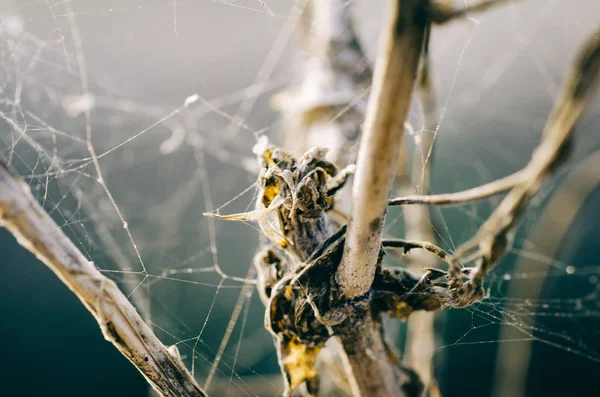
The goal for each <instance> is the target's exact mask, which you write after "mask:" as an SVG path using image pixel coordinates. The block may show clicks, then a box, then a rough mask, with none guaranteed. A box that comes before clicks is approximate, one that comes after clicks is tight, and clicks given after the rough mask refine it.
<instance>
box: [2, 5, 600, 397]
mask: <svg viewBox="0 0 600 397" xmlns="http://www.w3.org/2000/svg"><path fill="white" fill-rule="evenodd" d="M465 3H467V2H465ZM0 4H1V5H0V7H1V8H0V11H1V14H0V15H1V23H0V38H1V45H0V62H1V63H2V69H1V70H0V89H1V95H0V125H1V128H0V153H1V154H2V155H4V156H5V157H6V158H7V159H8V160H9V162H10V163H11V164H12V165H13V166H14V167H15V168H17V169H18V171H19V172H20V174H21V175H23V177H24V178H25V179H26V181H27V182H28V183H29V184H30V186H31V188H32V191H33V192H34V194H35V195H36V197H37V198H38V199H39V201H40V203H41V204H42V205H43V207H44V208H45V209H46V210H47V211H48V213H49V214H51V215H52V216H53V218H54V219H55V220H56V222H57V223H58V224H59V226H61V228H62V229H63V230H64V231H65V233H67V234H68V235H69V237H70V238H72V240H73V241H74V242H75V244H76V245H77V246H78V247H79V249H80V250H81V251H82V252H83V253H84V254H85V255H86V256H87V257H88V258H89V260H90V261H93V262H94V263H95V264H96V266H97V267H98V269H100V270H101V271H102V272H103V273H104V274H105V275H107V276H109V277H110V278H112V279H114V280H115V281H117V282H118V283H119V286H120V287H121V288H122V289H123V291H125V292H126V293H127V295H128V297H129V299H130V300H131V301H132V303H133V304H134V305H135V306H136V307H137V308H138V310H139V311H140V312H141V314H142V315H143V317H144V318H145V320H146V321H147V323H148V324H149V325H151V327H152V328H153V329H154V331H155V333H156V334H157V335H158V336H159V338H160V339H161V340H162V341H163V342H164V343H165V344H167V345H177V346H178V348H179V349H180V351H181V353H182V356H183V359H184V361H185V362H186V364H188V366H189V368H190V369H191V371H192V372H193V373H194V375H195V376H196V378H197V379H198V380H199V382H200V384H202V383H204V382H206V380H207V379H210V381H211V388H209V391H213V393H211V394H214V395H232V396H233V395H277V394H278V393H279V394H280V393H281V392H282V390H283V389H282V384H281V380H280V378H279V375H277V370H278V367H277V362H276V356H275V354H274V348H273V343H272V338H271V337H270V335H269V334H268V333H267V331H265V330H264V328H263V317H264V314H263V313H264V308H263V306H262V305H261V303H260V301H259V299H258V296H257V294H256V293H255V281H254V275H253V272H252V270H251V266H250V265H251V258H252V257H253V255H254V253H255V250H256V247H257V245H258V237H259V235H258V232H257V227H256V225H253V224H230V223H225V222H217V221H215V220H214V219H212V218H206V217H204V216H202V213H203V212H212V211H220V212H221V213H235V212H242V211H245V210H247V209H248V208H251V207H253V200H254V196H255V193H256V188H255V186H254V181H255V179H256V175H257V172H258V166H257V162H256V160H255V159H254V155H253V154H252V146H253V145H254V143H255V142H256V137H257V136H259V135H263V134H266V135H268V136H270V137H271V140H272V141H277V139H278V138H279V137H280V132H279V129H278V128H279V125H278V123H277V122H278V115H277V114H276V113H275V112H274V111H272V110H271V109H270V106H269V101H270V98H271V97H272V95H273V94H275V93H277V92H278V91H281V90H283V89H285V88H286V87H287V86H289V85H290V84H293V83H294V82H295V81H296V80H295V77H296V76H297V70H296V68H295V67H294V61H295V60H296V59H297V58H295V56H297V54H296V53H295V47H294V39H293V38H294V29H295V27H296V25H297V24H298V20H299V16H300V13H301V10H302V8H303V6H304V5H305V2H303V1H297V2H295V3H294V2H292V1H256V0H245V1H233V0H231V1H228V0H223V1H221V0H206V1H201V0H196V1H194V0H189V1H186V0H173V1H150V0H135V1H134V0H127V1H125V0H119V1H116V0H115V1H106V0H102V1H100V0H89V1H84V0H81V1H41V0H40V1H31V2H10V1H9V2H2V3H0ZM375 4H376V7H374V6H373V2H367V1H349V2H347V3H346V4H345V5H344V6H345V7H352V8H353V14H354V16H355V19H356V28H357V31H358V34H359V36H360V39H361V41H362V42H363V44H364V47H365V50H366V52H367V54H368V56H369V58H370V59H371V60H373V59H374V57H375V50H376V42H377V35H378V32H379V29H380V26H381V11H379V10H382V9H384V7H383V2H381V1H378V2H376V3H375ZM598 15H600V6H598V4H596V3H595V1H593V0H586V1H580V2H577V4H572V2H565V1H563V2H561V1H542V0H539V1H527V2H522V3H519V4H509V5H507V6H505V7H500V8H499V9H498V10H494V11H493V12H490V13H487V14H484V15H473V16H472V17H469V18H467V19H466V20H464V21H460V22H456V23H454V24H452V25H451V26H449V27H443V28H437V29H436V30H434V33H433V41H432V45H431V48H432V53H431V56H432V62H433V78H434V84H435V90H436V97H437V101H438V104H439V109H438V111H439V128H438V130H437V131H436V139H435V149H434V154H433V157H432V160H431V161H433V182H432V191H433V192H436V193H437V192H439V193H441V192H450V191H458V190H461V189H465V188H469V187H473V186H476V185H478V184H481V183H485V182H489V181H492V180H493V179H495V178H498V177H501V176H504V175H507V174H508V173H510V172H514V171H516V170H518V169H519V168H521V167H522V166H523V165H524V164H525V163H526V162H527V160H528V159H529V156H530V154H531V150H532V149H533V148H534V146H535V145H536V143H537V141H538V140H539V137H540V134H541V130H542V128H543V125H544V122H545V119H546V117H547V115H548V113H549V110H550V108H551V106H552V102H553V100H554V98H555V97H556V93H557V90H558V87H559V84H560V82H561V79H562V76H563V73H564V71H565V70H566V68H567V66H568V64H569V60H570V59H571V58H572V56H573V54H574V52H575V50H576V48H577V46H578V44H579V43H580V42H581V41H582V39H583V38H584V37H585V36H586V34H587V33H589V32H590V31H591V30H592V29H593V28H594V27H595V26H597V24H598V22H599V21H598ZM413 108H414V109H413V111H412V112H411V116H410V123H411V125H412V127H413V128H412V130H411V134H410V135H409V137H408V138H407V145H409V146H411V147H412V146H414V145H415V144H418V143H419V137H420V134H422V133H424V131H423V127H422V126H423V120H422V112H421V111H420V107H419V106H418V104H415V106H414V107H413ZM599 116H600V106H599V103H598V100H597V99H596V100H595V102H594V103H592V105H591V106H590V110H589V111H588V113H587V116H586V117H585V119H584V120H583V121H582V122H581V123H580V125H579V126H578V128H577V132H576V139H575V144H574V148H573V150H572V154H571V158H570V160H569V162H568V164H567V165H566V166H564V167H563V168H562V169H561V170H560V173H559V174H558V175H557V176H555V177H554V178H553V179H552V180H551V181H550V182H549V183H547V184H545V185H544V188H543V190H542V192H541V194H540V195H539V196H538V197H537V199H536V200H535V201H534V203H533V204H532V205H531V206H530V208H529V209H528V210H527V211H526V213H525V216H524V219H523V221H522V223H521V226H520V228H519V230H518V233H517V236H516V239H515V242H514V244H513V246H512V248H511V250H510V254H509V255H507V257H506V258H505V259H504V260H503V261H502V262H501V264H500V265H499V266H498V267H497V268H496V269H494V271H493V272H492V274H491V275H490V277H489V278H488V280H487V283H486V287H487V288H488V290H489V297H488V298H487V299H486V300H484V301H483V302H481V303H478V304H476V305H474V306H472V307H470V308H467V309H464V310H456V311H449V312H447V313H443V314H441V315H439V318H440V321H438V325H437V328H438V334H439V335H438V340H437V344H436V349H435V353H436V355H435V360H436V371H437V372H439V379H440V383H441V386H442V392H443V393H444V395H454V394H458V393H461V392H462V391H463V387H464V385H463V384H462V383H461V382H459V381H457V379H460V376H461V374H463V373H465V372H469V373H470V374H477V373H478V372H479V373H481V374H484V375H482V376H483V377H487V378H486V379H487V381H481V382H480V383H481V385H479V384H474V385H472V387H471V389H470V391H469V393H468V394H469V395H485V394H490V393H500V394H498V395H502V391H503V390H506V389H503V387H504V386H503V385H504V383H503V382H501V381H500V380H502V379H504V380H506V379H505V378H503V376H504V377H506V376H508V375H506V374H509V375H510V374H511V372H510V371H508V372H506V371H504V372H503V370H502V368H504V367H503V366H507V365H512V364H510V363H513V362H511V361H510V360H509V359H510V354H509V356H508V358H507V357H505V356H503V353H502V352H503V350H502V349H503V348H504V346H505V345H506V346H509V347H510V349H513V350H510V349H509V350H508V351H509V352H510V351H513V352H516V351H522V350H523V349H525V348H524V347H522V346H528V347H527V349H531V362H529V355H526V356H525V358H524V360H525V362H526V363H530V364H529V365H527V364H526V365H525V367H524V371H532V370H533V369H539V370H540V371H547V372H546V373H547V374H550V373H553V371H552V370H551V369H548V365H547V364H546V365H544V362H545V360H548V359H549V358H553V359H556V360H559V359H560V360H563V361H561V362H563V363H572V364H573V365H575V366H579V367H578V368H580V367H581V368H584V367H585V368H592V369H595V371H597V370H598V366H599V365H600V334H599V332H598V330H599V329H600V328H599V327H598V326H599V325H600V307H599V303H600V298H599V297H598V293H599V291H600V283H599V276H600V264H599V263H598V262H597V259H596V258H597V256H596V254H598V253H600V245H599V244H598V241H600V229H599V228H598V227H597V222H598V220H599V218H598V214H599V213H600V208H599V207H598V204H597V203H598V200H597V199H598V194H599V193H598V189H597V183H596V184H594V183H592V186H591V187H589V188H588V190H589V191H588V192H587V193H586V194H587V195H588V196H589V197H588V199H587V200H585V201H582V200H579V202H577V200H576V198H571V199H569V200H570V201H567V203H568V204H567V206H573V208H579V210H578V211H576V213H575V215H573V217H572V218H571V219H570V221H569V223H568V225H569V227H566V226H564V225H563V224H561V223H559V221H558V220H556V219H558V214H557V216H556V217H554V216H553V215H552V214H550V215H548V213H547V211H546V209H547V208H551V209H553V210H554V211H555V210H556V208H557V207H555V206H552V203H553V201H552V200H553V198H556V197H557V196H558V195H559V194H561V193H564V192H565V189H562V188H563V187H565V186H567V187H569V186H571V185H570V183H574V182H573V176H574V175H578V174H577V172H576V171H577V170H579V169H581V167H584V165H585V164H586V160H589V159H590V158H593V157H594V156H596V157H597V156H598V154H597V149H598V147H599V145H600V138H599V137H598V133H597V131H596V128H594V127H595V126H596V125H597V123H598V121H599V120H598V117H599ZM595 164H596V165H597V164H598V161H596V162H595ZM580 179H581V178H580ZM589 180H590V178H587V179H584V181H589ZM591 180H593V178H591ZM576 181H577V180H575V182H576ZM575 186H579V185H577V184H576V185H575ZM568 191H569V190H568V189H567V192H568ZM499 200H500V198H497V197H496V198H491V199H487V200H483V201H482V202H481V203H477V204H469V205H465V206H459V207H452V208H445V209H434V210H433V220H432V226H433V227H434V230H435V234H436V237H437V239H438V242H439V244H440V245H441V246H442V247H444V248H446V249H448V250H449V251H453V250H454V249H455V248H456V247H457V246H458V245H460V243H461V242H463V241H465V240H467V239H468V238H469V237H470V236H472V235H473V234H474V232H475V231H476V230H477V228H478V226H479V225H481V223H482V222H483V221H484V220H485V219H486V217H487V216H488V214H489V213H490V212H491V210H492V209H493V208H494V207H495V206H496V205H497V204H498V202H499ZM564 208H565V207H564V206H562V207H560V206H559V207H558V209H559V211H560V212H561V213H562V212H563V211H564ZM541 219H549V221H548V222H549V223H548V224H547V225H549V229H548V230H549V231H550V230H554V229H559V230H563V229H564V230H563V231H562V234H560V233H559V232H558V231H557V232H556V233H558V237H557V238H558V240H557V244H559V245H557V246H552V247H547V246H546V245H544V241H545V239H544V238H545V237H546V233H544V230H543V228H542V229H541V230H540V227H541V226H540V220H541ZM386 230H387V233H388V234H389V235H392V236H397V237H402V235H403V233H404V230H403V216H402V212H401V211H400V210H397V209H392V210H391V211H390V214H389V216H388V219H387V224H386ZM548 234H549V235H552V233H549V232H548ZM390 265H391V266H396V265H399V264H398V263H396V262H394V260H393V259H391V260H390ZM391 328H392V329H393V330H394V332H393V336H394V338H395V339H396V342H397V343H398V346H399V347H400V348H402V340H403V335H404V325H403V324H401V323H400V322H393V324H391ZM539 346H546V348H539ZM504 351H506V350H504ZM527 351H529V350H527ZM556 352H561V353H556ZM562 353H566V354H564V355H560V356H557V354H562ZM511 354H512V353H511ZM466 357H469V358H468V359H467V358H466ZM557 357H559V358H557ZM507 360H508V361H507ZM452 363H459V364H460V365H455V364H452ZM582 371H583V370H582ZM590 371H592V370H590ZM581 373H582V374H583V373H585V371H584V372H581ZM492 375H494V376H495V383H493V381H492V378H491V377H492ZM582 376H583V375H582ZM536 379H537V378H535V377H533V376H532V378H531V380H530V382H529V383H528V389H527V390H529V392H528V395H534V394H535V393H534V390H533V389H531V388H532V387H534V386H532V385H535V384H536ZM566 382H567V381H566V380H564V379H563V382H562V383H561V384H566ZM582 382H587V383H585V385H588V386H589V385H590V384H591V383H593V382H598V381H597V380H595V379H592V380H590V379H586V380H582ZM494 385H495V386H494ZM585 385H584V386H582V387H586V386H585ZM492 389H493V390H494V391H490V390H492ZM532 390H533V391H532ZM582 390H583V389H582ZM471 393H472V394H471ZM540 393H541V392H540ZM545 394H548V393H545ZM540 395H541V394H540Z"/></svg>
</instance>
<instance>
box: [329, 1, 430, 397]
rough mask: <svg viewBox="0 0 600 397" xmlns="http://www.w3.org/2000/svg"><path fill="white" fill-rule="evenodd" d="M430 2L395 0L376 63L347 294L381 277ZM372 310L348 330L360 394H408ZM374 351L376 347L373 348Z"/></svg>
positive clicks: (345, 268) (342, 279)
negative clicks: (380, 262)
mask: <svg viewBox="0 0 600 397" xmlns="http://www.w3.org/2000/svg"><path fill="white" fill-rule="evenodd" d="M426 5H427V3H426V2H423V1H416V0H409V1H391V2H390V5H389V7H388V11H387V15H388V17H387V20H386V22H385V26H386V27H385V28H384V31H383V33H382V36H381V39H380V47H379V50H378V51H379V52H378V56H377V60H376V63H375V72H374V76H373V85H372V89H371V96H370V98H369V104H368V108H367V114H366V119H365V124H364V127H363V128H364V129H363V133H362V136H361V141H360V147H359V153H358V159H357V170H356V174H355V178H354V184H353V187H352V207H351V212H350V218H349V221H348V230H347V234H346V245H345V248H344V255H343V258H342V262H341V263H340V266H339V268H338V271H337V280H338V282H339V285H340V287H341V291H342V294H344V295H345V296H346V297H347V298H348V299H356V298H360V297H362V296H364V295H365V294H367V293H368V291H369V289H370V288H371V284H372V282H373V279H374V276H375V272H376V267H377V265H378V263H377V262H378V255H379V250H380V244H381V239H382V235H383V223H384V220H385V214H386V210H387V203H388V197H389V192H390V188H391V186H392V182H393V179H394V175H395V171H396V164H397V162H398V158H399V156H400V153H401V149H402V141H403V136H404V122H405V121H406V118H407V114H408V110H409V107H410V103H411V98H412V92H413V88H414V85H415V81H416V78H417V69H418V65H419V61H420V59H421V52H422V49H423V42H424V39H425V30H426V28H427V25H428V22H427V17H426V9H425V6H426ZM378 321H379V319H378V318H375V319H374V318H372V317H371V316H370V314H369V313H368V312H366V314H364V315H363V316H362V319H357V321H356V324H355V327H354V328H353V329H350V332H348V333H347V334H345V335H342V336H341V339H342V343H343V345H344V346H345V347H346V348H348V347H349V346H354V350H353V351H348V349H346V351H347V352H348V357H349V362H350V366H351V367H352V372H353V373H354V379H355V380H356V384H354V385H353V387H352V391H353V394H354V395H358V396H368V395H387V396H400V395H403V394H404V391H403V390H402V389H401V387H400V386H399V381H398V373H397V370H396V368H394V367H393V366H391V365H390V362H389V360H385V359H384V360H382V359H381V354H382V353H384V351H385V347H384V342H383V341H382V332H381V324H380V323H378ZM369 353H370V354H369Z"/></svg>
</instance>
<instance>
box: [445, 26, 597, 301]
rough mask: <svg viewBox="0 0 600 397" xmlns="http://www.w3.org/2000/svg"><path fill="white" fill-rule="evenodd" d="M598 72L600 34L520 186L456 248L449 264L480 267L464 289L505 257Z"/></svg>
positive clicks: (583, 53)
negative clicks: (473, 259) (469, 262)
mask: <svg viewBox="0 0 600 397" xmlns="http://www.w3.org/2000/svg"><path fill="white" fill-rule="evenodd" d="M599 69H600V29H598V30H597V31H595V32H593V33H592V35H591V36H590V37H589V38H588V39H587V40H586V42H585V43H583V45H582V46H581V49H580V50H579V53H578V55H577V58H576V59H575V62H574V64H573V66H572V68H571V70H570V71H569V74H568V76H567V79H566V81H565V83H564V84H563V87H562V91H561V93H560V96H559V98H558V99H557V100H556V102H555V105H554V107H553V109H552V112H551V114H550V116H549V117H548V121H547V123H546V126H545V128H544V132H543V136H542V140H541V142H540V144H539V145H538V147H537V148H536V149H535V151H534V153H533V154H532V156H531V160H530V162H529V163H528V164H527V166H525V168H524V169H523V170H522V175H521V180H520V181H519V183H518V184H517V185H516V186H515V187H514V188H513V189H512V190H511V191H510V193H509V194H508V195H507V196H506V197H505V198H504V200H503V201H502V202H501V203H500V205H499V206H498V208H496V210H495V211H494V212H493V213H492V215H490V217H489V218H488V219H487V220H486V222H484V223H483V225H481V227H480V228H479V230H478V231H477V233H476V234H475V236H474V237H473V238H472V239H471V240H469V241H467V242H466V243H465V244H463V245H462V246H461V247H459V248H458V250H457V252H456V254H455V255H454V256H453V261H458V260H461V259H463V258H465V257H467V256H472V255H476V256H477V257H478V258H479V259H478V263H477V266H476V268H475V269H474V271H473V272H471V275H470V280H469V283H468V284H467V285H468V286H470V287H472V290H473V291H476V290H478V289H480V288H481V286H482V283H483V278H484V277H485V275H486V274H487V273H488V272H489V271H490V270H491V269H492V267H493V266H494V265H495V264H496V263H497V262H498V261H499V259H500V258H501V257H502V255H504V252H505V251H506V248H507V246H508V241H509V234H510V233H512V231H513V229H514V228H515V227H516V225H517V223H518V221H519V219H520V215H521V213H522V212H523V210H524V209H525V207H526V206H527V204H528V203H529V201H530V200H531V198H532V197H533V196H534V195H535V194H536V193H537V192H538V190H539V189H540V187H541V185H542V183H543V182H544V181H545V180H546V179H547V178H548V176H549V175H550V174H551V172H552V171H553V170H554V169H555V168H556V167H557V166H558V165H560V163H561V162H562V161H563V160H564V159H565V156H566V155H567V154H568V145H569V142H570V138H571V136H572V133H573V130H574V128H575V125H576V123H577V121H578V120H579V118H580V116H581V115H582V113H583V111H584V109H585V107H586V104H587V102H588V101H587V99H588V97H589V94H590V92H592V89H593V88H594V86H595V85H594V83H595V82H596V80H597V75H598V71H599Z"/></svg>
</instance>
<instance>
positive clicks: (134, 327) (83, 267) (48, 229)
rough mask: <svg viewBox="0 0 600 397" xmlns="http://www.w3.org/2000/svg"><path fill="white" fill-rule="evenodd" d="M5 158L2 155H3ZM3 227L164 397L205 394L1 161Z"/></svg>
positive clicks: (0, 217) (175, 354)
mask: <svg viewBox="0 0 600 397" xmlns="http://www.w3.org/2000/svg"><path fill="white" fill-rule="evenodd" d="M0 160H1V159H0ZM0 226H3V227H6V228H7V229H8V230H9V231H10V232H11V233H12V234H13V235H14V236H15V237H16V238H17V241H18V242H19V244H21V245H22V246H23V247H25V248H26V249H27V250H29V251H30V252H31V253H33V254H34V255H36V257H37V258H38V259H39V260H41V261H42V262H44V263H45V264H46V266H48V267H49V268H50V269H51V270H52V271H53V272H54V273H55V274H56V275H57V276H58V277H59V278H60V279H61V281H62V282H63V283H64V284H65V285H67V287H69V289H71V291H73V293H75V295H77V297H78V298H79V300H80V301H81V302H82V303H83V304H84V305H85V307H86V308H87V309H88V310H89V311H90V313H92V315H93V316H94V317H95V318H96V320H97V321H98V324H99V325H100V328H101V330H102V333H103V335H104V337H105V338H106V340H108V341H109V342H111V343H112V344H113V345H114V346H115V347H116V348H117V349H118V350H119V351H120V352H121V353H122V354H123V355H124V356H125V357H126V358H127V359H128V360H129V361H131V363H132V364H133V365H135V366H136V368H137V369H138V370H139V371H140V372H141V373H142V375H144V377H145V378H146V380H147V381H148V382H149V383H150V384H151V385H152V387H153V388H154V389H155V390H156V391H157V392H159V393H161V394H162V395H164V396H190V397H191V396H205V395H206V394H205V393H204V391H203V390H202V389H201V388H200V387H199V386H198V385H197V384H196V382H195V381H194V379H193V378H192V376H191V374H190V373H189V372H188V371H187V369H186V368H185V366H184V365H183V363H182V362H181V358H180V357H179V353H178V351H177V349H174V348H171V349H168V348H167V347H165V346H164V345H163V344H162V343H161V342H160V340H158V338H157V337H156V336H155V335H154V334H153V333H152V330H151V329H150V328H149V327H148V326H147V325H146V324H145V323H144V321H143V320H142V318H141V317H140V315H139V314H138V312H137V311H136V309H135V308H134V307H133V306H132V305H131V303H130V302H129V301H128V300H127V297H126V296H125V295H124V294H123V293H122V292H121V291H120V290H119V288H118V287H117V285H116V284H115V282H114V281H112V280H110V279H109V278H107V277H105V276H104V275H103V274H102V273H100V272H99V271H98V269H97V268H96V266H95V265H94V263H93V262H90V261H89V260H88V259H87V258H86V257H85V255H83V254H82V253H81V252H80V251H79V250H78V249H77V247H76V246H75V244H73V242H72V241H71V240H70V239H69V238H68V237H67V236H66V235H65V234H64V233H63V231H62V230H61V229H60V227H59V226H58V225H57V224H56V223H55V222H54V220H53V219H52V218H51V217H50V216H49V215H48V213H46V211H45V210H44V209H43V208H42V207H41V206H40V205H39V203H38V202H37V201H36V200H35V198H34V197H33V195H32V194H31V191H30V189H29V186H28V185H27V184H25V183H24V182H23V181H22V180H20V178H19V177H18V176H16V175H15V174H14V173H12V172H11V171H10V170H9V168H8V166H7V165H6V164H5V163H4V162H3V161H0Z"/></svg>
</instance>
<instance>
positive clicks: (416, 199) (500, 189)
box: [389, 171, 523, 206]
mask: <svg viewBox="0 0 600 397" xmlns="http://www.w3.org/2000/svg"><path fill="white" fill-rule="evenodd" d="M522 177H523V171H518V172H515V173H514V174H511V175H508V176H505V177H504V178H500V179H497V180H495V181H493V182H490V183H487V184H485V185H481V186H477V187H474V188H472V189H468V190H463V191H460V192H456V193H444V194H434V195H431V196H425V195H413V196H404V197H396V198H393V199H391V200H390V201H389V205H390V206H394V205H406V204H435V205H456V204H463V203H466V202H469V201H474V200H481V199H484V198H487V197H490V196H494V195H496V194H500V193H504V192H506V191H508V190H510V189H512V188H513V187H515V186H516V185H517V184H518V183H519V182H520V181H521V179H522Z"/></svg>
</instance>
